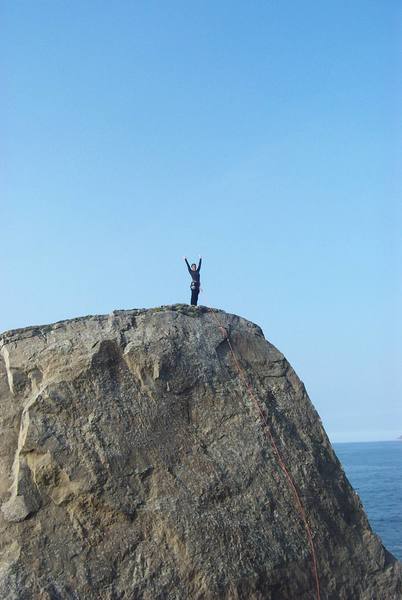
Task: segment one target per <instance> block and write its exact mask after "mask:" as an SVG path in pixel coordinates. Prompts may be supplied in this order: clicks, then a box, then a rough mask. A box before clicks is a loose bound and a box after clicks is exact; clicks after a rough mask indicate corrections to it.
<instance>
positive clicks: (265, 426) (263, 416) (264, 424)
mask: <svg viewBox="0 0 402 600" xmlns="http://www.w3.org/2000/svg"><path fill="white" fill-rule="evenodd" d="M207 308H208V311H209V312H210V313H212V314H213V316H214V318H215V321H216V323H217V326H218V328H219V330H220V332H221V333H222V336H223V339H224V340H226V342H227V344H228V346H229V350H230V354H231V356H232V359H233V362H234V364H235V367H236V369H237V371H238V373H239V376H240V378H241V380H242V381H243V383H244V386H245V388H246V390H247V392H248V394H249V396H250V398H251V400H252V403H253V405H254V407H255V409H256V412H257V414H258V417H259V421H260V424H261V429H262V431H263V433H264V435H265V437H266V438H267V440H268V441H269V443H270V445H271V447H272V450H273V454H274V456H275V459H276V461H277V464H278V466H279V468H280V470H281V471H282V473H283V475H284V477H285V479H286V481H287V483H288V486H289V488H290V490H291V492H292V495H293V499H294V501H295V505H296V508H297V512H298V514H299V516H300V518H301V520H302V522H303V525H304V529H305V531H306V536H307V541H308V545H309V548H310V554H311V562H312V573H313V578H314V582H315V597H316V600H320V599H321V595H320V579H319V576H318V567H317V556H316V552H315V547H314V541H313V536H312V533H311V528H310V525H309V522H308V519H307V514H306V511H305V508H304V506H303V503H302V500H301V498H300V494H299V492H298V490H297V487H296V484H295V482H294V479H293V477H292V475H291V474H290V471H289V469H288V468H287V466H286V463H285V461H284V459H283V457H282V455H281V453H280V451H279V448H278V446H277V444H276V442H275V439H274V437H273V434H272V432H271V428H270V426H269V423H268V418H267V413H266V411H265V410H264V409H263V406H262V404H261V402H260V400H259V399H258V396H257V394H255V393H254V389H253V387H252V385H251V383H250V381H249V380H248V378H247V375H246V373H245V370H244V368H243V367H242V366H241V364H240V361H239V359H238V357H237V355H236V353H235V351H234V348H233V344H232V342H231V340H230V337H229V333H228V331H227V329H226V328H225V327H224V326H223V325H222V323H221V322H220V321H219V319H218V316H217V314H216V311H215V310H214V309H213V308H211V307H210V306H207Z"/></svg>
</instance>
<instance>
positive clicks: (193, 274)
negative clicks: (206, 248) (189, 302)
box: [186, 258, 202, 290]
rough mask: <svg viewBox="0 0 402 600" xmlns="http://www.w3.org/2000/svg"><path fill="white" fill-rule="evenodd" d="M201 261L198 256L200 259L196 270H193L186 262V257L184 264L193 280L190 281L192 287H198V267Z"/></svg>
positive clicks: (197, 288)
mask: <svg viewBox="0 0 402 600" xmlns="http://www.w3.org/2000/svg"><path fill="white" fill-rule="evenodd" d="M201 262H202V258H200V261H199V263H198V267H197V270H196V271H193V270H192V269H191V267H190V265H189V263H188V260H187V258H186V265H187V269H188V272H189V273H190V275H191V279H192V280H193V281H192V283H191V287H192V289H196V290H199V289H200V269H201Z"/></svg>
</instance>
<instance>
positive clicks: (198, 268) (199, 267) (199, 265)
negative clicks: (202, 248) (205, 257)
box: [197, 256, 202, 271]
mask: <svg viewBox="0 0 402 600" xmlns="http://www.w3.org/2000/svg"><path fill="white" fill-rule="evenodd" d="M201 263H202V257H201V256H200V260H199V262H198V267H197V271H199V270H200V269H201Z"/></svg>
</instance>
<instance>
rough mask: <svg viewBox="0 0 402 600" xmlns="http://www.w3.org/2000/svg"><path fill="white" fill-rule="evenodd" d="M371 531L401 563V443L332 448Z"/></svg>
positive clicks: (348, 445) (360, 443)
mask: <svg viewBox="0 0 402 600" xmlns="http://www.w3.org/2000/svg"><path fill="white" fill-rule="evenodd" d="M333 447H334V449H335V452H336V454H337V456H338V458H339V460H340V461H341V463H342V465H343V468H344V471H345V473H346V476H347V478H348V479H349V481H350V483H351V485H352V486H353V488H354V489H355V490H356V492H357V493H358V494H359V496H360V499H361V501H362V502H363V505H364V508H365V510H366V513H367V516H368V518H369V521H370V524H371V527H372V529H373V531H375V533H376V534H377V535H379V536H380V538H381V540H382V543H383V544H384V546H385V547H386V548H387V549H388V550H389V551H390V552H392V554H393V555H394V556H395V557H396V558H398V559H399V560H402V442H355V443H342V444H333Z"/></svg>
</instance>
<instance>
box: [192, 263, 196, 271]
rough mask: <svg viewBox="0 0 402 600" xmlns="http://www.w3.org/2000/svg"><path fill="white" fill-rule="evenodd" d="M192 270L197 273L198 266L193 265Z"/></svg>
mask: <svg viewBox="0 0 402 600" xmlns="http://www.w3.org/2000/svg"><path fill="white" fill-rule="evenodd" d="M191 270H192V271H196V270H197V265H196V264H195V263H193V264H192V265H191Z"/></svg>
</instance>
